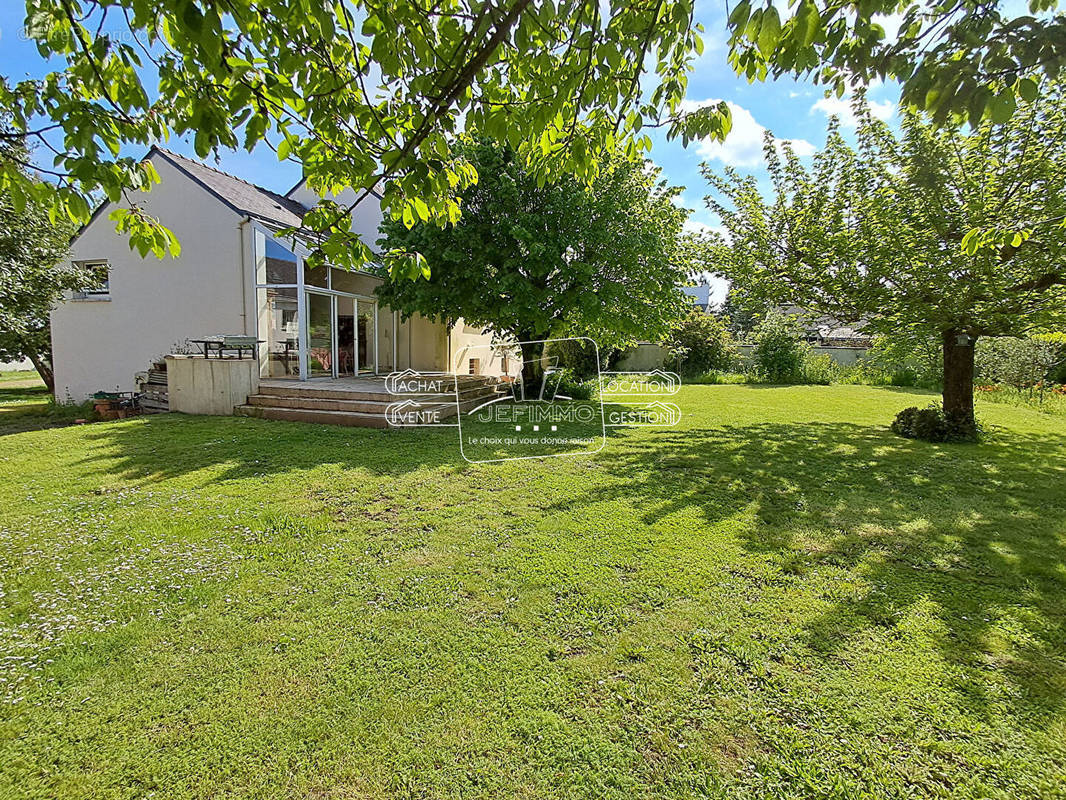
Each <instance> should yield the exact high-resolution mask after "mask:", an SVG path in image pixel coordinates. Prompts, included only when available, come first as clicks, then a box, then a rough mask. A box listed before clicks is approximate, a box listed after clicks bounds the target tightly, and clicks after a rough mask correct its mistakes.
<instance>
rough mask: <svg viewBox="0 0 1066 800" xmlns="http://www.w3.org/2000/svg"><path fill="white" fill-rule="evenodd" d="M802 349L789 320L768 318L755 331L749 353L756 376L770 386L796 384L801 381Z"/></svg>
mask: <svg viewBox="0 0 1066 800" xmlns="http://www.w3.org/2000/svg"><path fill="white" fill-rule="evenodd" d="M804 356H805V348H804V347H803V346H802V344H801V342H800V339H799V332H798V331H797V330H796V326H795V324H794V323H793V322H792V320H790V319H789V318H787V317H785V316H783V315H781V314H777V313H774V314H770V315H769V316H767V317H766V319H764V320H763V321H762V322H761V323H759V326H758V327H757V328H756V329H755V347H754V348H753V349H752V351H751V360H752V369H753V370H754V372H755V375H756V376H757V377H758V378H760V379H762V380H765V381H769V382H770V383H797V382H799V381H800V380H802V378H803V363H804Z"/></svg>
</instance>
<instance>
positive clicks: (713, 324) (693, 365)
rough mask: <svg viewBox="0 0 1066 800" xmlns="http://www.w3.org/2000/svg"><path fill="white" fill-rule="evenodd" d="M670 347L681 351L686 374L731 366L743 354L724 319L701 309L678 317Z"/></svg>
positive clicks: (671, 350) (701, 373) (669, 342)
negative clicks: (740, 352) (738, 349)
mask: <svg viewBox="0 0 1066 800" xmlns="http://www.w3.org/2000/svg"><path fill="white" fill-rule="evenodd" d="M666 347H667V350H669V351H670V352H671V353H674V354H677V356H678V359H679V361H680V363H681V371H682V372H683V373H684V374H686V375H703V374H704V373H706V372H711V371H712V370H728V369H731V368H732V367H733V366H734V364H736V362H737V360H738V358H739V355H740V354H739V353H738V352H737V349H736V343H735V342H734V341H733V336H732V335H731V334H730V333H729V329H728V328H726V326H725V323H724V322H723V321H722V319H720V318H719V317H717V316H716V315H714V314H707V313H705V312H703V311H698V310H691V311H689V313H688V314H687V315H685V316H684V317H683V318H682V319H681V320H679V321H678V323H677V324H676V325H675V326H674V328H673V330H672V331H671V332H670V338H669V340H668V342H667V345H666Z"/></svg>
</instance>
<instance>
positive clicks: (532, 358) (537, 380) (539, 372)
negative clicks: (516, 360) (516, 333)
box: [520, 334, 544, 400]
mask: <svg viewBox="0 0 1066 800" xmlns="http://www.w3.org/2000/svg"><path fill="white" fill-rule="evenodd" d="M533 336H534V334H521V335H520V340H521V347H522V397H523V398H524V399H526V400H537V399H539V398H540V389H541V386H540V384H541V381H542V380H543V377H544V370H543V369H542V368H541V363H540V360H541V356H543V355H544V343H543V342H530V341H527V339H531V338H533Z"/></svg>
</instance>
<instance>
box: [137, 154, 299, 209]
mask: <svg viewBox="0 0 1066 800" xmlns="http://www.w3.org/2000/svg"><path fill="white" fill-rule="evenodd" d="M152 152H157V153H159V154H160V155H161V156H163V158H165V159H166V160H167V161H169V162H170V163H171V164H172V165H173V166H174V167H176V168H177V169H179V170H181V171H182V172H184V173H185V174H186V175H188V176H189V177H190V178H191V179H192V180H194V181H196V183H198V184H199V185H200V186H202V187H203V188H204V189H206V190H207V191H208V192H210V193H211V194H213V195H214V196H215V197H217V198H218V199H219V200H221V201H222V202H223V203H225V204H226V205H228V206H229V207H230V208H232V209H233V210H234V211H236V212H238V213H240V214H247V215H248V216H252V217H257V218H259V219H261V220H265V221H266V222H272V223H274V224H277V225H281V226H283V227H286V228H295V227H297V226H299V225H300V221H301V220H302V219H303V215H304V213H305V212H306V211H307V209H306V208H305V207H304V206H303V205H301V204H300V203H297V202H296V201H295V200H293V199H291V198H288V197H285V196H284V195H280V194H278V193H277V192H272V191H270V190H269V189H264V188H263V187H262V186H256V185H255V184H254V183H248V181H245V180H241V179H240V178H238V177H236V176H234V175H230V174H229V173H228V172H222V171H221V170H218V169H214V168H212V167H209V166H207V165H206V164H202V163H201V162H199V161H194V160H193V159H191V158H186V157H185V156H180V155H178V154H177V153H172V152H171V151H170V150H165V149H163V148H162V147H153V148H152V150H151V151H149V153H148V155H149V156H150V155H151V154H152Z"/></svg>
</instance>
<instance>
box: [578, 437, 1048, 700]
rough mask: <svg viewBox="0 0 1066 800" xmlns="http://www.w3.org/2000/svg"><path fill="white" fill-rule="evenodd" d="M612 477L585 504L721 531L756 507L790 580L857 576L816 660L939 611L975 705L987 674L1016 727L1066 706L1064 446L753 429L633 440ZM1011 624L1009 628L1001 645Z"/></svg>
mask: <svg viewBox="0 0 1066 800" xmlns="http://www.w3.org/2000/svg"><path fill="white" fill-rule="evenodd" d="M610 468H611V471H612V472H614V473H615V474H617V475H620V476H622V477H623V478H625V480H624V481H622V482H620V483H617V484H612V485H610V486H600V487H596V488H593V489H590V490H588V491H587V492H585V493H584V494H583V495H581V498H580V499H578V500H577V502H578V503H598V502H604V501H617V500H625V501H626V502H628V503H629V504H630V505H631V506H632V507H633V508H634V509H639V510H640V511H639V512H637V513H640V514H641V516H642V517H643V520H644V521H645V522H648V523H654V522H655V521H657V520H659V519H661V518H663V517H665V516H666V515H669V514H672V513H675V512H680V511H683V510H689V509H691V508H692V507H696V508H698V509H699V511H700V513H701V514H702V515H703V516H704V518H705V519H706V520H707V522H708V523H715V522H718V521H722V520H726V519H729V518H731V517H734V516H736V515H737V514H738V513H739V512H740V511H741V510H742V509H745V508H752V507H754V508H755V509H756V515H757V523H756V525H755V526H754V527H746V528H745V529H744V532H743V533H742V534H741V536H742V540H741V544H742V546H743V547H744V548H745V549H747V550H748V551H749V552H753V553H756V554H760V555H762V556H764V557H765V558H766V559H767V560H768V561H769V562H771V563H772V564H775V565H776V566H777V568H778V570H779V574H780V575H782V577H783V579H786V580H799V581H802V580H803V579H804V578H803V576H804V575H807V574H809V573H811V574H813V572H814V571H815V570H818V569H819V567H825V568H827V569H842V570H845V571H847V572H848V573H849V574H850V575H851V576H852V577H853V578H859V579H860V580H861V586H862V587H863V588H860V589H859V590H857V592H848V593H842V594H841V596H842V597H844V599H836V600H835V601H833V602H832V603H831V605H830V607H829V608H828V609H827V610H826V611H825V612H824V613H822V614H820V615H819V616H818V617H817V618H815V619H814V620H811V621H809V622H808V623H807V624H806V626H805V629H804V636H805V639H806V643H807V646H808V647H810V648H811V650H812V651H814V652H815V653H818V652H822V653H825V654H827V655H829V654H838V653H839V654H844V653H846V651H847V649H848V647H849V645H850V644H852V643H854V642H856V641H859V640H861V639H862V638H863V637H864V636H865V635H868V634H870V635H885V634H888V635H903V634H902V631H901V630H900V629H899V628H897V624H898V623H900V622H901V621H903V620H904V618H905V617H906V615H907V614H908V613H909V612H911V611H914V610H915V609H917V608H918V607H919V606H922V607H931V608H933V609H935V611H934V612H933V613H934V614H935V615H936V616H937V617H938V618H939V622H940V624H941V626H942V628H940V629H939V630H941V631H942V633H932V634H929V635H932V636H934V637H935V638H936V645H937V647H938V649H939V650H940V652H941V653H942V654H943V656H944V658H945V659H946V660H947V661H949V662H950V663H952V664H954V665H956V666H957V667H959V668H960V669H959V670H958V671H957V678H956V680H957V681H958V689H959V690H960V691H961V692H962V693H963V694H964V695H965V696H966V697H967V698H969V699H971V700H972V704H973V705H974V706H975V707H977V708H980V709H982V710H985V711H989V710H990V706H991V705H992V704H993V703H1000V704H1002V702H1003V697H1002V695H1001V694H1000V695H999V696H998V697H992V696H990V695H989V691H988V684H987V683H986V681H985V678H986V677H987V675H988V670H990V669H993V670H998V671H1000V674H1001V675H1003V676H1005V678H1006V680H1007V681H1008V682H1009V684H1010V686H1009V690H1010V692H1011V694H1012V696H1013V697H1016V698H1017V702H1018V708H1016V709H1015V713H1016V714H1018V715H1019V716H1023V717H1024V716H1029V715H1031V716H1033V717H1037V718H1040V719H1046V718H1048V717H1050V716H1052V715H1054V714H1056V713H1057V712H1058V711H1059V710H1060V709H1061V708H1062V706H1063V703H1064V699H1066V683H1064V681H1063V673H1064V669H1063V657H1064V654H1066V601H1064V598H1066V592H1064V589H1066V577H1064V576H1066V546H1064V542H1066V435H1062V436H1054V435H1032V434H1017V433H1013V432H1003V431H1000V432H998V433H997V434H996V437H995V439H994V440H993V441H989V442H986V443H983V444H980V445H930V444H925V443H921V442H914V441H909V440H904V439H900V438H899V437H896V436H894V435H892V434H890V433H888V432H887V431H885V430H883V429H882V430H878V429H873V428H869V427H864V426H860V425H854V424H843V423H839V424H828V423H821V424H817V423H816V424H803V425H800V424H754V425H746V426H741V427H728V426H727V427H723V428H706V429H696V430H687V431H683V432H682V431H671V432H668V433H667V432H664V433H660V434H659V435H657V436H655V437H646V438H641V437H633V438H632V439H631V440H630V441H628V442H627V443H626V445H625V446H623V447H620V448H618V449H617V451H615V452H612V458H611V467H610ZM574 502H575V500H574V498H567V500H566V506H567V507H571V506H572V505H573V503H574ZM562 508H563V506H562V505H560V507H559V510H562ZM1004 618H1009V620H1007V622H1006V625H1005V627H1006V628H1008V629H1011V628H1013V629H1014V631H1015V632H1014V633H1012V634H1011V635H1010V641H1009V642H1005V641H1002V640H1000V641H992V640H993V639H996V638H997V637H999V638H1000V639H1002V636H1003V634H1002V631H1003V627H1004V626H1001V627H999V629H998V630H996V631H994V630H993V628H994V627H996V625H997V623H999V622H1003V620H1004ZM1019 628H1020V630H1019ZM990 716H991V715H990Z"/></svg>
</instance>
